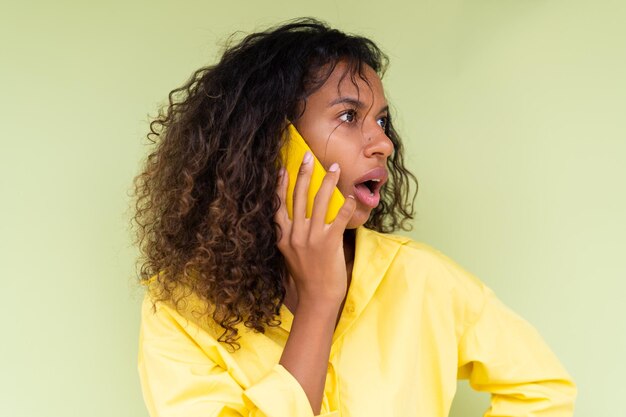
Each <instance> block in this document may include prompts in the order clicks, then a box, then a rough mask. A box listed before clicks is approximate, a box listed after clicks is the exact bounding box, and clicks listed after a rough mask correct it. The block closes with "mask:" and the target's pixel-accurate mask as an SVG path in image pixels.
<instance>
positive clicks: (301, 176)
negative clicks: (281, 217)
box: [293, 151, 313, 228]
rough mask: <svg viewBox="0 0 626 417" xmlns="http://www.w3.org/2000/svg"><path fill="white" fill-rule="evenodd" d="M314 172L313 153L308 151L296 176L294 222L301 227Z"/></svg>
mask: <svg viewBox="0 0 626 417" xmlns="http://www.w3.org/2000/svg"><path fill="white" fill-rule="evenodd" d="M312 172H313V154H312V153H311V152H309V151H307V152H306V153H305V154H304V158H302V164H301V165H300V170H299V171H298V177H297V178H296V185H295V188H294V190H293V223H294V226H295V225H297V227H298V228H299V227H300V226H301V225H302V224H303V223H304V221H305V218H306V205H307V200H308V194H309V184H310V182H311V173H312Z"/></svg>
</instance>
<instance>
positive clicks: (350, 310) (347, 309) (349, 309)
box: [346, 304, 354, 314]
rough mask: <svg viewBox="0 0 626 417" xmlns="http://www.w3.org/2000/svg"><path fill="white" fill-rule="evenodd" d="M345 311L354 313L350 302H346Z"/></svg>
mask: <svg viewBox="0 0 626 417" xmlns="http://www.w3.org/2000/svg"><path fill="white" fill-rule="evenodd" d="M346 311H347V312H348V313H350V314H352V313H354V306H353V305H352V304H348V305H347V306H346Z"/></svg>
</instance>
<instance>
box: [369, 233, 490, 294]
mask: <svg viewBox="0 0 626 417" xmlns="http://www.w3.org/2000/svg"><path fill="white" fill-rule="evenodd" d="M365 240H371V241H375V242H376V245H377V246H378V247H379V248H386V249H389V248H392V251H390V253H394V257H393V260H392V263H391V265H390V266H392V267H393V266H400V267H401V270H402V271H405V272H404V273H405V274H407V275H409V276H410V277H415V278H417V277H420V278H423V279H426V280H427V281H428V282H429V285H432V286H439V287H442V288H444V289H445V290H451V291H454V292H458V293H465V294H473V295H474V296H478V297H480V296H482V294H483V292H484V291H485V290H487V287H486V286H485V284H484V283H483V282H482V281H481V280H480V279H479V278H478V277H476V276H475V275H474V274H473V273H471V272H469V271H468V270H467V269H465V268H464V267H463V266H461V265H460V264H459V263H458V262H456V261H455V260H453V259H452V258H451V257H449V256H448V255H446V254H445V253H443V252H442V251H441V250H439V249H437V248H436V247H434V246H431V245H430V244H428V243H425V242H421V241H418V240H415V239H413V238H411V237H409V236H405V235H400V234H396V233H381V232H377V231H375V230H370V229H364V233H363V241H365Z"/></svg>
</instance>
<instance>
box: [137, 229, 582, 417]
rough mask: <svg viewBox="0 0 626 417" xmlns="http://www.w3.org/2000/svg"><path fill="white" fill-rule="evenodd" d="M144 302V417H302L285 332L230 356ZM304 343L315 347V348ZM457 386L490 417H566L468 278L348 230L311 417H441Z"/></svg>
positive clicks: (248, 337) (413, 248) (570, 398)
mask: <svg viewBox="0 0 626 417" xmlns="http://www.w3.org/2000/svg"><path fill="white" fill-rule="evenodd" d="M194 306H195V307H197V306H198V304H197V300H195V299H194V297H193V296H192V297H190V298H189V299H188V302H187V303H185V305H184V306H182V308H181V310H180V311H177V310H176V309H174V308H173V307H172V306H171V305H169V304H168V303H157V310H156V313H153V311H152V303H151V301H150V299H149V293H148V294H147V295H146V299H145V300H144V304H143V307H142V322H141V331H140V338H139V374H140V380H141V384H142V389H143V395H144V399H145V402H146V404H147V407H148V409H149V411H150V415H151V416H152V417H217V416H220V417H226V416H257V417H261V416H267V417H311V416H313V411H312V409H311V406H310V404H309V401H308V399H307V397H306V394H305V392H304V390H303V389H302V387H301V386H300V385H299V383H298V381H297V380H296V379H295V378H294V377H293V376H292V375H291V374H290V373H289V372H288V371H287V370H286V369H285V368H284V367H282V366H281V365H280V364H279V363H278V362H279V360H280V356H281V353H282V351H283V348H284V346H285V342H286V341H287V337H288V336H289V330H290V328H291V323H292V320H293V316H292V314H291V313H290V312H289V310H288V309H287V308H286V307H285V306H282V307H281V310H280V319H281V321H282V324H281V325H280V326H279V327H269V328H267V330H266V332H265V334H260V333H255V332H254V331H253V330H250V329H247V328H245V327H244V326H241V327H239V334H240V336H241V338H240V339H239V343H240V345H241V349H239V350H237V351H236V352H235V353H230V352H229V350H228V349H227V347H225V346H224V345H222V344H220V343H218V342H217V341H216V339H217V338H218V337H219V335H220V334H221V333H222V329H221V328H220V327H219V326H218V325H217V324H216V323H215V322H212V321H210V319H206V318H205V319H204V320H203V319H202V318H200V317H199V316H198V314H194V313H193V310H194V308H195V307H194ZM311 343H315V341H314V340H312V341H311ZM457 378H469V382H470V385H471V386H472V387H473V388H474V389H476V390H479V391H486V392H490V393H491V394H492V397H491V398H492V400H491V407H490V408H489V410H487V412H486V414H485V417H491V416H494V417H495V416H499V417H501V416H533V417H539V416H546V417H547V416H551V417H552V416H553V417H556V416H559V417H561V416H563V417H564V416H571V415H572V413H573V406H574V398H575V396H576V387H575V385H574V383H573V381H572V379H571V377H570V376H569V375H568V373H567V372H566V371H565V370H564V369H563V367H562V366H561V364H560V363H559V361H558V360H557V358H556V357H555V356H554V354H553V353H552V352H551V351H550V349H549V348H548V347H547V346H546V344H545V343H544V341H543V340H542V338H541V336H540V335H539V334H538V333H537V331H536V330H535V329H534V328H533V327H532V326H531V325H529V324H528V323H527V322H526V321H524V320H523V319H521V318H520V317H519V316H517V315H516V314H515V313H513V312H512V311H511V310H509V309H508V308H507V307H505V306H504V305H503V304H502V303H501V302H500V301H499V300H498V299H497V298H496V297H495V296H494V293H493V292H492V291H491V290H490V289H489V288H487V287H486V286H485V285H484V284H483V283H481V282H480V281H479V280H478V279H477V278H475V277H474V276H473V275H471V274H470V273H468V272H466V271H464V270H463V269H462V268H460V267H459V266H458V265H457V264H456V263H454V262H453V261H452V260H450V259H449V258H447V257H446V256H444V255H443V254H441V253H440V252H438V251H436V250H435V249H433V248H431V247H429V246H427V245H425V244H421V243H417V242H414V241H412V240H411V239H409V238H406V237H402V236H397V235H390V234H382V233H377V232H374V231H371V230H368V229H365V228H364V227H360V228H358V229H357V233H356V251H355V261H354V267H353V275H352V281H351V284H350V287H349V290H348V294H347V298H346V302H345V305H344V309H343V311H342V314H341V318H340V320H339V323H338V325H337V328H336V329H335V333H334V336H333V342H332V347H331V351H330V358H329V361H328V372H327V376H326V385H325V389H324V398H323V403H322V409H321V413H320V415H323V416H332V417H339V416H342V417H392V416H394V417H395V416H397V417H444V416H447V415H448V412H449V410H450V405H451V403H452V398H453V397H454V393H455V390H456V386H457V384H456V380H457Z"/></svg>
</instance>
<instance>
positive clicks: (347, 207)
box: [330, 195, 356, 236]
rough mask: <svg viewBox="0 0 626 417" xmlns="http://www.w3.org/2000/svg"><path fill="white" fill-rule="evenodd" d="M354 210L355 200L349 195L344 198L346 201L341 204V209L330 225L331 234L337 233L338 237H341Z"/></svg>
mask: <svg viewBox="0 0 626 417" xmlns="http://www.w3.org/2000/svg"><path fill="white" fill-rule="evenodd" d="M355 209H356V200H355V199H354V197H353V196H351V195H349V196H348V197H347V198H346V201H345V202H344V203H343V205H342V206H341V208H340V209H339V213H337V217H335V220H333V222H332V223H331V224H330V230H331V232H332V233H337V234H338V235H340V236H343V232H344V231H345V230H346V227H347V226H348V222H349V221H350V219H351V218H352V215H353V214H354V210H355Z"/></svg>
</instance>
